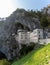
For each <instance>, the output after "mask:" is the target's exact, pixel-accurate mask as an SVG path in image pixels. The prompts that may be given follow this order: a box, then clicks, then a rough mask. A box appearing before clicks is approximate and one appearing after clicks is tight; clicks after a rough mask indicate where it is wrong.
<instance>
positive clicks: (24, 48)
mask: <svg viewBox="0 0 50 65" xmlns="http://www.w3.org/2000/svg"><path fill="white" fill-rule="evenodd" d="M34 46H35V44H34V43H30V44H29V45H24V44H22V48H21V50H20V52H19V53H20V54H21V55H22V56H23V55H26V54H27V53H28V52H30V51H32V50H33V49H34Z"/></svg>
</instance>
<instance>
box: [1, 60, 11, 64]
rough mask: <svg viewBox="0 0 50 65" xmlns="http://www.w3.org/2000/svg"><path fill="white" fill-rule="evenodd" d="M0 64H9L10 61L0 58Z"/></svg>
mask: <svg viewBox="0 0 50 65" xmlns="http://www.w3.org/2000/svg"><path fill="white" fill-rule="evenodd" d="M0 65H10V63H9V62H8V61H7V60H6V59H3V60H0Z"/></svg>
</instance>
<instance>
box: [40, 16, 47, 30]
mask: <svg viewBox="0 0 50 65" xmlns="http://www.w3.org/2000/svg"><path fill="white" fill-rule="evenodd" d="M40 23H41V26H42V27H43V29H44V28H46V27H48V20H47V17H45V16H42V17H41V22H40Z"/></svg>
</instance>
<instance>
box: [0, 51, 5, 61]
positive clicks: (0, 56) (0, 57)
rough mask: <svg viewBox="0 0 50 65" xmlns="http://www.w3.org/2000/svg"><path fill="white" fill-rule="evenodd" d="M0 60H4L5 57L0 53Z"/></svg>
mask: <svg viewBox="0 0 50 65" xmlns="http://www.w3.org/2000/svg"><path fill="white" fill-rule="evenodd" d="M1 59H6V55H5V54H4V53H2V52H1V51H0V60H1Z"/></svg>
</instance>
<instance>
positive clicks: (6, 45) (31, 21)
mask: <svg viewBox="0 0 50 65" xmlns="http://www.w3.org/2000/svg"><path fill="white" fill-rule="evenodd" d="M26 12H27V11H25V10H24V9H17V10H16V11H15V12H13V13H12V14H11V15H10V16H9V17H7V18H6V20H5V21H4V22H2V24H1V23H0V50H1V51H2V52H3V53H4V54H5V55H6V53H7V55H8V58H9V57H10V56H11V54H14V55H13V56H16V55H18V50H17V49H18V42H16V41H15V39H14V38H13V36H12V34H13V33H15V32H16V28H17V27H18V24H17V23H20V24H22V26H23V27H26V28H29V30H31V31H32V30H33V29H34V28H40V27H41V26H40V22H39V20H38V19H37V18H31V17H29V16H27V15H26ZM15 24H17V25H15ZM15 45H17V46H15ZM13 46H15V49H16V50H17V52H16V51H15V52H14V48H13ZM3 49H5V50H3ZM6 49H7V50H6ZM8 49H9V50H8ZM10 50H11V51H13V52H12V53H9V52H8V51H10ZM15 53H16V54H15ZM9 54H10V56H9ZM7 55H6V56H7Z"/></svg>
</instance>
